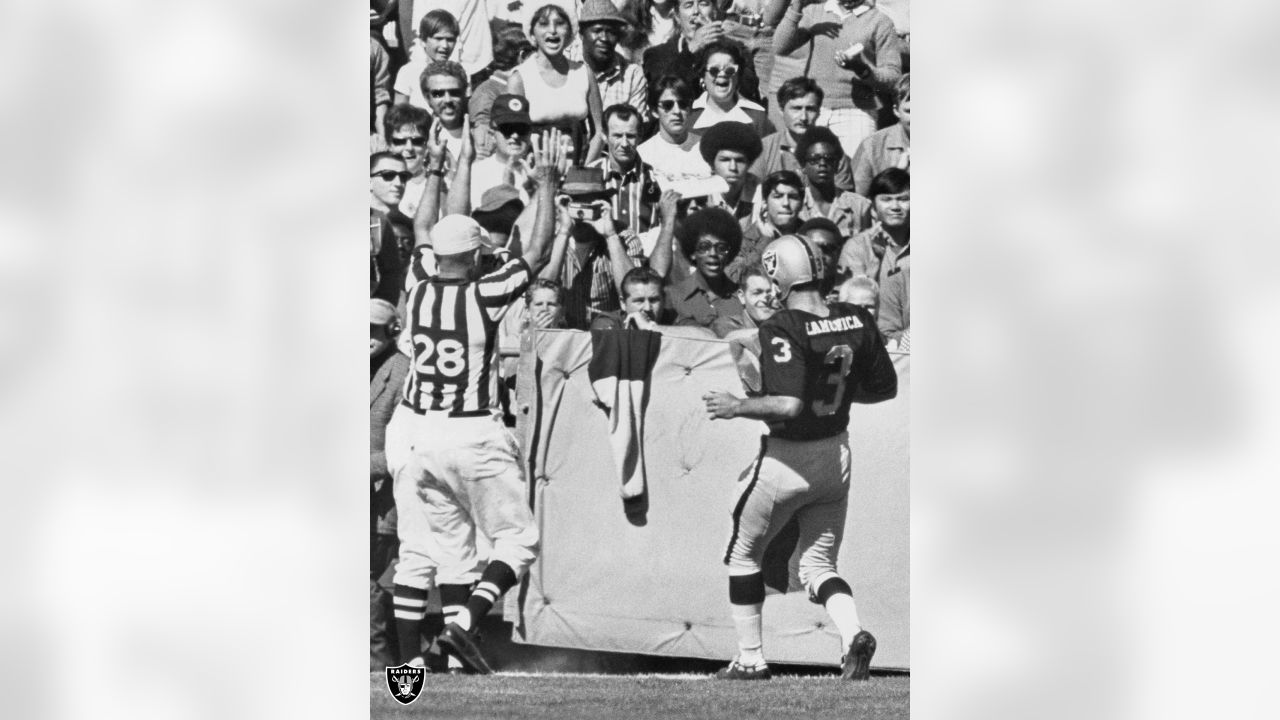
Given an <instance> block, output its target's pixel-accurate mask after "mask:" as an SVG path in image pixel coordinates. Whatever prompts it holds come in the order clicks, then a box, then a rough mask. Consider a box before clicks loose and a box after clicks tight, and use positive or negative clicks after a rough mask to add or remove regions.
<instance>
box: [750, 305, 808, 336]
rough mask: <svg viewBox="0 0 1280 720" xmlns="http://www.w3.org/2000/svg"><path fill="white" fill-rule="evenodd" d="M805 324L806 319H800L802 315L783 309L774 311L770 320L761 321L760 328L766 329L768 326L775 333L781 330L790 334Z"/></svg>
mask: <svg viewBox="0 0 1280 720" xmlns="http://www.w3.org/2000/svg"><path fill="white" fill-rule="evenodd" d="M803 324H804V321H803V320H801V319H800V316H799V315H798V314H797V313H796V312H794V311H792V310H786V309H783V310H779V311H778V312H776V313H774V314H773V315H772V316H771V317H770V318H769V319H768V320H765V321H764V322H762V323H760V329H761V330H764V329H765V328H768V329H769V330H771V331H772V332H773V333H774V334H778V333H779V332H781V333H783V334H786V335H790V334H792V333H793V332H794V331H795V330H796V329H797V328H800V327H802V326H803Z"/></svg>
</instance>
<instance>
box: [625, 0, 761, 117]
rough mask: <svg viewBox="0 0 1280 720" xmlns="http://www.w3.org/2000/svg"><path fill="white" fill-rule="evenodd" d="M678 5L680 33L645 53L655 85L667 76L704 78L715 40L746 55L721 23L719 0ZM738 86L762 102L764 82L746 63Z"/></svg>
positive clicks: (682, 1) (647, 73) (694, 0)
mask: <svg viewBox="0 0 1280 720" xmlns="http://www.w3.org/2000/svg"><path fill="white" fill-rule="evenodd" d="M674 2H675V4H676V9H675V14H674V17H675V22H676V32H675V34H673V35H672V36H671V38H670V39H669V40H667V41H666V42H664V43H662V44H661V45H654V46H653V47H650V48H649V49H648V50H647V51H645V54H644V75H645V77H646V78H648V80H649V86H650V87H652V86H653V85H654V84H655V83H657V81H658V79H659V78H661V77H662V76H663V75H675V76H676V77H683V78H692V77H695V76H698V77H700V76H701V72H700V70H701V69H702V54H703V53H704V52H705V50H706V48H707V47H708V46H709V45H711V44H712V43H714V42H717V41H724V42H727V43H729V44H732V45H734V46H735V47H737V48H738V50H739V57H746V55H745V53H743V52H742V48H741V46H740V45H738V44H737V43H736V42H735V41H733V40H730V39H729V38H728V36H727V34H726V29H725V26H724V23H722V22H721V17H722V13H721V9H720V8H719V7H717V6H716V3H715V0H674ZM738 89H739V91H740V92H741V93H742V95H743V96H744V97H746V98H747V99H749V100H752V101H755V102H759V101H760V82H759V79H758V78H757V77H756V72H755V69H754V68H753V67H751V66H749V65H748V66H745V67H743V68H742V70H741V76H740V77H739V79H738Z"/></svg>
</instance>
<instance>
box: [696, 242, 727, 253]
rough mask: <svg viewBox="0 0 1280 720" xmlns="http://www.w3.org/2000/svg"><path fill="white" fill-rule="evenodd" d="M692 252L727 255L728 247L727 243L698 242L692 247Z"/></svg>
mask: <svg viewBox="0 0 1280 720" xmlns="http://www.w3.org/2000/svg"><path fill="white" fill-rule="evenodd" d="M693 251H694V252H695V253H699V254H709V253H715V254H716V255H728V254H729V245H728V243H712V242H700V243H698V244H697V245H695V246H694V247H693Z"/></svg>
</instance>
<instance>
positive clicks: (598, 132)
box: [507, 5, 604, 163]
mask: <svg viewBox="0 0 1280 720" xmlns="http://www.w3.org/2000/svg"><path fill="white" fill-rule="evenodd" d="M529 35H530V37H531V39H532V40H533V46H534V48H535V49H536V51H535V52H534V53H533V55H532V56H530V57H529V59H528V60H525V61H524V62H523V63H520V65H518V66H516V69H515V72H513V73H512V74H511V77H510V79H508V80H507V92H509V93H511V94H513V95H523V96H524V97H525V98H526V99H528V100H529V118H530V119H531V120H532V121H533V125H534V128H533V129H534V130H535V131H541V130H545V129H547V128H549V127H558V128H560V129H561V130H562V131H565V132H568V133H570V134H571V137H573V142H574V148H575V153H574V159H575V161H576V162H577V163H583V162H588V161H590V160H593V159H595V157H596V156H597V155H599V153H600V149H601V147H603V145H604V134H603V133H604V124H603V123H602V121H601V118H602V116H603V114H604V108H603V107H601V101H600V88H599V87H598V86H597V85H596V78H595V75H594V74H593V73H592V72H591V70H590V69H589V68H587V66H586V65H585V64H583V63H581V62H573V61H572V60H569V59H568V58H566V57H565V55H564V50H565V48H566V47H567V46H568V45H569V43H570V42H571V41H572V40H573V25H572V24H571V23H570V21H569V14H568V13H567V12H565V11H564V8H562V7H560V6H559V5H543V6H542V7H540V8H538V10H537V11H536V12H534V13H533V18H532V19H531V20H530V21H529ZM588 120H590V129H589V130H588V128H587V121H588ZM586 138H590V141H589V142H583V141H584V139H586ZM584 150H585V151H586V152H585V153H584Z"/></svg>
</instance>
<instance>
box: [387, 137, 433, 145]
mask: <svg viewBox="0 0 1280 720" xmlns="http://www.w3.org/2000/svg"><path fill="white" fill-rule="evenodd" d="M391 144H392V145H412V146H414V147H426V145H427V139H426V138H424V137H422V136H421V135H416V136H414V137H394V136H393V137H392V138H391Z"/></svg>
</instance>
